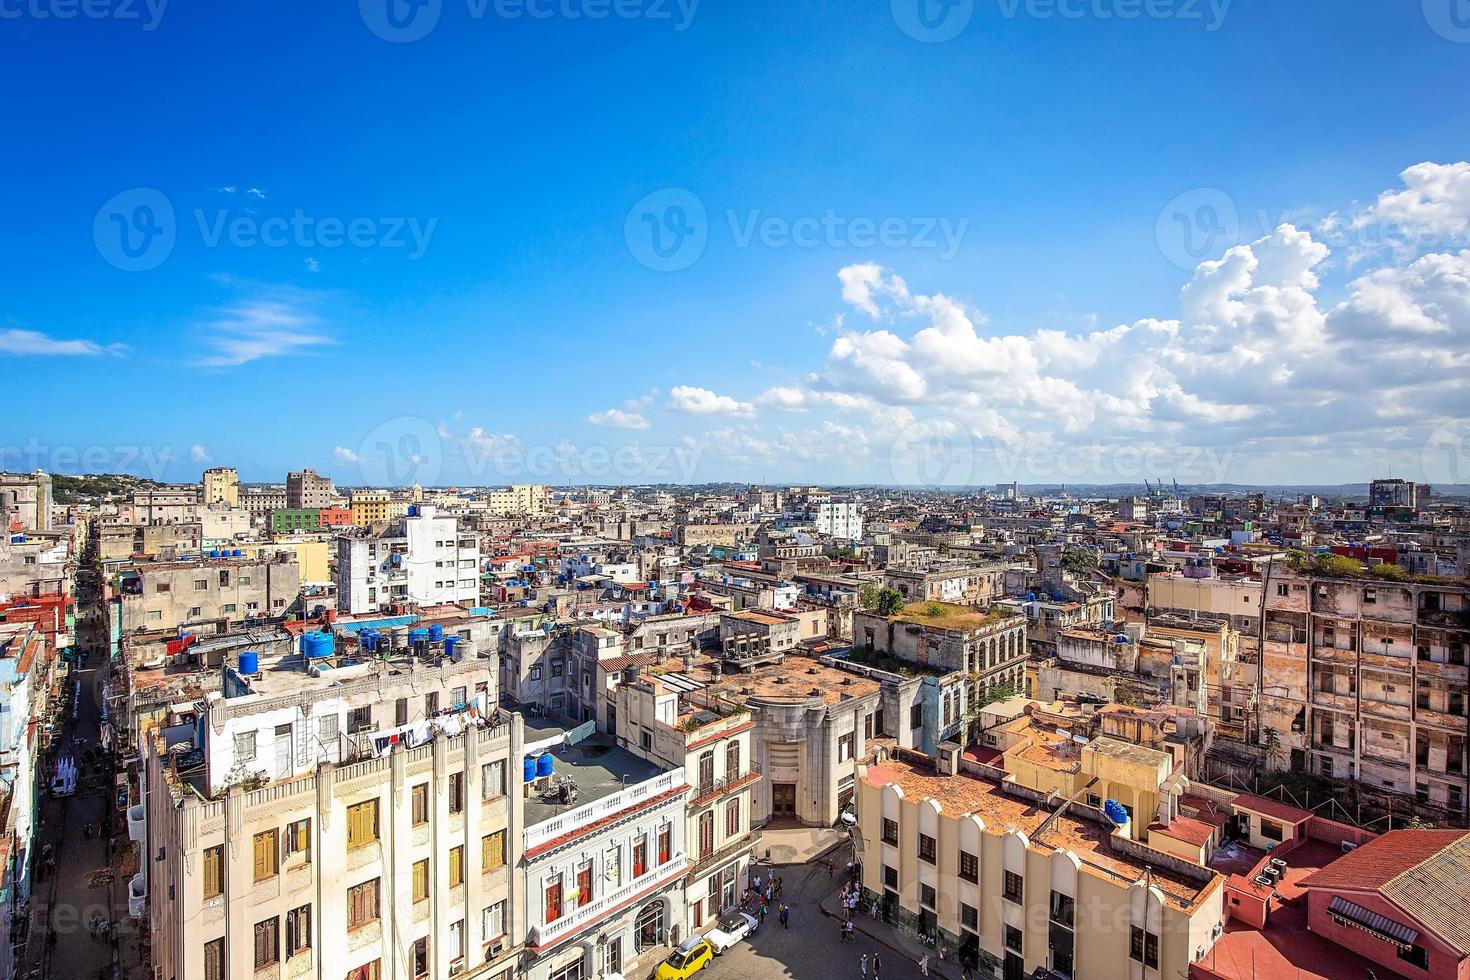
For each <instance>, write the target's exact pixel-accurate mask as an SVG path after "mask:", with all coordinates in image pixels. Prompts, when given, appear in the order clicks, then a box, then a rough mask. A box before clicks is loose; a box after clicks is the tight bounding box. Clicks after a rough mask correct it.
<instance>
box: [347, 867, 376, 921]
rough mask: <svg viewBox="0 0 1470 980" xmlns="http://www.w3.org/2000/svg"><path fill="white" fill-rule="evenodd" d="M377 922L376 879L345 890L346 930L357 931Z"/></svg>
mask: <svg viewBox="0 0 1470 980" xmlns="http://www.w3.org/2000/svg"><path fill="white" fill-rule="evenodd" d="M377 921H378V879H377V878H374V879H373V880H372V881H364V882H363V883H362V884H360V885H353V886H352V887H351V888H349V889H347V928H348V929H359V928H361V927H362V926H365V925H367V924H368V923H370V922H377Z"/></svg>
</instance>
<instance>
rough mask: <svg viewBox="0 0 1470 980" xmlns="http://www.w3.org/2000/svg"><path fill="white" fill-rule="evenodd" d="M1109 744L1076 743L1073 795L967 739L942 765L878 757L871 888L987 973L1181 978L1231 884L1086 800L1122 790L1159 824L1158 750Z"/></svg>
mask: <svg viewBox="0 0 1470 980" xmlns="http://www.w3.org/2000/svg"><path fill="white" fill-rule="evenodd" d="M1111 741H1114V740H1109V739H1098V740H1096V741H1095V742H1093V743H1091V744H1089V745H1088V746H1084V747H1083V748H1082V750H1081V753H1080V754H1079V759H1078V763H1079V766H1078V771H1077V772H1076V773H1072V774H1071V775H1072V777H1073V780H1072V781H1073V782H1074V783H1076V782H1081V783H1082V788H1081V789H1080V790H1079V791H1078V792H1077V794H1076V799H1075V800H1073V799H1070V798H1068V797H1065V796H1060V795H1058V796H1051V795H1049V794H1048V793H1046V792H1037V791H1036V790H1033V789H1029V788H1028V787H1026V786H1025V785H1023V784H1022V783H1021V782H1019V781H1016V780H1013V779H1010V778H1004V779H1002V778H999V777H1000V776H1002V775H1004V774H1001V773H1000V771H999V770H997V769H994V768H992V767H988V766H983V765H980V764H977V763H974V762H972V761H970V760H968V759H965V758H964V757H962V756H961V755H960V754H959V752H958V751H957V747H955V750H954V751H948V750H945V749H941V753H940V758H939V760H932V759H929V758H927V757H924V756H921V755H919V754H917V753H913V752H910V751H908V750H903V749H896V750H893V751H892V752H891V753H880V754H879V757H878V761H876V762H875V763H874V764H872V765H869V766H865V767H862V768H860V770H859V779H858V801H857V803H858V806H857V816H858V831H859V834H860V837H861V845H860V849H859V860H860V863H861V866H862V883H863V887H864V890H865V892H866V894H867V897H868V898H869V899H870V900H873V901H876V902H878V903H879V907H880V909H881V911H882V914H883V915H885V916H886V917H887V918H888V919H890V920H892V921H896V922H900V923H903V924H908V925H911V926H914V927H916V928H917V929H918V930H919V931H920V932H921V933H923V934H926V935H931V936H937V937H938V938H939V940H940V941H941V942H942V943H943V945H944V947H945V949H946V955H948V956H950V957H951V958H955V957H957V958H959V959H960V960H961V961H963V962H966V963H968V964H970V965H972V966H977V967H978V968H979V971H980V975H982V976H1003V977H1006V978H1020V977H1027V976H1031V975H1032V974H1033V972H1034V971H1036V970H1038V969H1043V968H1044V969H1047V970H1051V971H1052V972H1053V973H1054V974H1056V975H1059V976H1065V977H1070V976H1074V975H1076V972H1077V969H1078V965H1079V964H1081V963H1083V962H1085V963H1086V964H1087V966H1086V968H1085V970H1083V975H1084V976H1085V977H1087V980H1151V978H1162V977H1178V976H1187V975H1188V974H1189V964H1190V963H1191V962H1192V961H1193V960H1195V959H1196V958H1197V957H1198V956H1199V955H1203V953H1204V952H1205V951H1207V950H1209V949H1210V947H1212V946H1213V945H1214V942H1215V938H1216V935H1217V932H1218V930H1219V929H1220V928H1221V926H1222V923H1223V920H1224V878H1223V877H1222V876H1221V875H1220V874H1218V873H1217V872H1215V871H1213V870H1211V869H1210V868H1207V867H1204V866H1202V865H1199V864H1197V863H1194V862H1191V861H1188V860H1185V859H1182V858H1179V857H1176V856H1174V855H1171V854H1169V853H1165V852H1164V851H1161V850H1158V849H1155V848H1153V847H1150V846H1148V845H1145V844H1141V843H1139V842H1137V841H1135V840H1132V839H1131V838H1130V836H1129V832H1130V828H1131V826H1132V825H1133V824H1134V823H1135V821H1132V820H1130V821H1128V822H1126V823H1124V824H1123V825H1121V826H1119V825H1117V824H1115V823H1114V822H1113V821H1112V820H1110V819H1109V818H1108V817H1107V816H1106V814H1105V813H1104V811H1103V810H1102V809H1100V808H1099V806H1089V805H1087V804H1088V801H1089V800H1091V799H1093V798H1094V797H1097V798H1100V799H1099V803H1101V802H1102V801H1105V800H1110V799H1117V798H1118V797H1120V796H1122V797H1125V799H1123V800H1119V802H1124V803H1125V804H1127V805H1130V806H1132V807H1133V809H1134V812H1135V813H1137V814H1138V819H1137V821H1136V823H1142V824H1144V825H1147V823H1148V821H1150V820H1151V819H1152V818H1153V814H1152V813H1150V812H1147V809H1146V808H1147V807H1149V806H1150V805H1151V801H1157V799H1158V794H1159V788H1160V787H1159V784H1157V783H1156V784H1154V786H1153V787H1152V789H1150V788H1149V787H1148V786H1147V785H1146V784H1147V783H1148V782H1149V780H1151V779H1152V778H1153V776H1151V775H1148V774H1149V773H1157V772H1158V771H1159V770H1158V768H1157V764H1158V763H1159V760H1157V759H1154V758H1153V756H1155V755H1159V754H1160V753H1155V752H1153V750H1150V749H1138V748H1137V747H1135V746H1128V745H1127V744H1126V743H1121V742H1120V743H1118V744H1117V745H1100V744H1099V743H1106V742H1111ZM1089 749H1091V751H1088V750H1089ZM1084 759H1085V761H1084ZM1009 762H1010V754H1009V753H1008V754H1007V764H1009ZM1164 774H1165V775H1166V776H1167V770H1166V771H1165V773H1164ZM1047 780H1048V781H1049V782H1051V783H1053V784H1059V783H1062V782H1065V780H1063V779H1062V777H1061V775H1058V774H1053V775H1051V776H1048V777H1047ZM1128 800H1132V803H1131V804H1128Z"/></svg>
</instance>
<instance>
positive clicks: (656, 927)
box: [633, 901, 664, 953]
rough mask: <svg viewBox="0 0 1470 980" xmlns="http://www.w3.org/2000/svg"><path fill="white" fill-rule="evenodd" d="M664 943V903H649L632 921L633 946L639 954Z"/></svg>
mask: <svg viewBox="0 0 1470 980" xmlns="http://www.w3.org/2000/svg"><path fill="white" fill-rule="evenodd" d="M663 941H664V903H663V902H662V901H653V902H649V903H648V904H647V905H645V906H643V908H641V909H639V910H638V917H637V918H636V919H635V920H634V921H633V945H634V946H636V947H637V949H638V951H639V952H640V953H641V952H643V951H644V950H646V949H650V948H652V947H654V946H657V945H659V944H660V943H662V942H663Z"/></svg>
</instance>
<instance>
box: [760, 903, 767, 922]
mask: <svg viewBox="0 0 1470 980" xmlns="http://www.w3.org/2000/svg"><path fill="white" fill-rule="evenodd" d="M761 921H762V922H764V921H766V903H765V902H761Z"/></svg>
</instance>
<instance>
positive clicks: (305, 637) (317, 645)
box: [301, 630, 337, 660]
mask: <svg viewBox="0 0 1470 980" xmlns="http://www.w3.org/2000/svg"><path fill="white" fill-rule="evenodd" d="M336 645H337V640H336V637H334V636H332V634H331V633H323V632H322V631H321V630H312V631H311V632H310V633H303V634H301V652H302V653H303V654H305V655H306V659H308V660H317V659H320V658H322V657H330V656H331V655H332V653H333V651H334V649H335V647H336Z"/></svg>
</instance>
